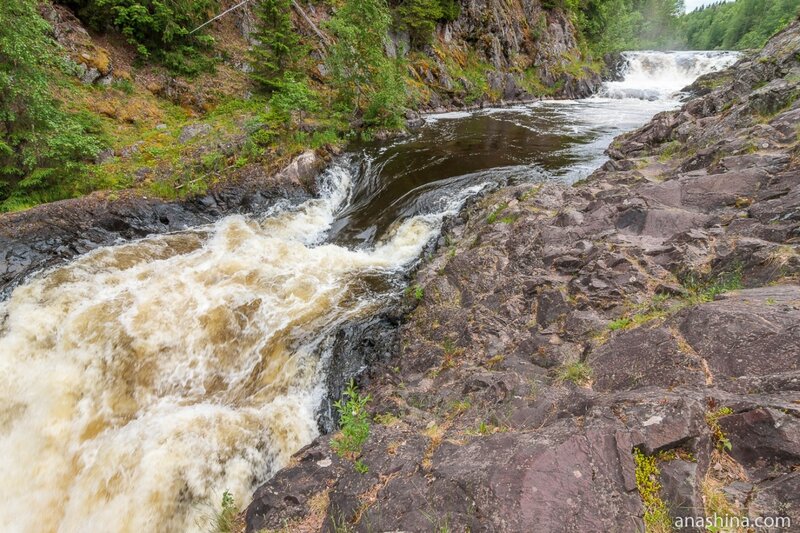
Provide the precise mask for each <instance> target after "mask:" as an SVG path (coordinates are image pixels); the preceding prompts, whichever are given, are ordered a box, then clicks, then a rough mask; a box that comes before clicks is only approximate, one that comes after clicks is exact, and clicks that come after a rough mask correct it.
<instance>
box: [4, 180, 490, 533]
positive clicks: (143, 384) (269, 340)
mask: <svg viewBox="0 0 800 533" xmlns="http://www.w3.org/2000/svg"><path fill="white" fill-rule="evenodd" d="M349 179H350V178H349V173H348V172H347V170H346V169H345V168H343V167H338V168H334V169H333V170H332V171H330V172H329V173H328V176H327V177H326V183H327V190H326V191H325V193H324V195H323V197H322V198H321V199H319V200H310V201H308V202H306V203H305V204H303V205H302V206H300V207H299V208H297V209H292V210H287V211H285V212H283V213H279V214H277V215H275V216H273V217H269V218H267V219H265V220H262V221H257V220H252V219H248V218H245V217H242V216H234V217H228V218H225V219H223V220H221V221H220V222H219V223H217V224H215V225H213V226H210V227H206V228H203V229H201V230H199V231H194V232H187V233H181V234H175V235H168V236H161V237H154V238H150V239H145V240H142V241H139V242H135V243H132V244H128V245H124V246H118V247H112V248H103V249H100V250H97V251H96V252H93V253H90V254H88V255H86V256H84V257H82V258H80V259H78V260H76V261H75V262H73V263H72V264H70V265H68V266H66V267H63V268H60V269H57V270H55V271H53V272H51V273H49V274H48V275H46V276H43V277H40V278H39V279H36V280H35V281H32V282H31V283H28V284H27V285H25V286H23V287H20V288H18V289H17V290H16V291H14V293H13V295H12V296H11V298H10V299H9V300H8V301H6V302H4V303H2V304H0V317H2V318H0V320H1V321H2V330H1V331H0V353H1V354H2V357H0V405H2V406H3V408H2V418H0V464H1V465H2V472H3V483H2V484H0V524H2V525H3V527H2V530H3V531H26V532H27V531H37V532H45V531H64V532H73V531H74V532H85V531H115V532H116V531H120V532H122V531H130V532H142V531H202V530H205V529H207V528H208V524H207V522H208V518H209V517H210V516H211V515H212V513H213V511H214V509H213V508H212V505H213V504H215V503H216V502H219V501H220V498H221V494H222V491H224V490H230V491H231V493H232V494H233V495H234V497H235V498H236V500H237V501H238V502H246V501H247V498H248V497H249V496H250V494H251V493H252V490H253V485H254V482H256V481H258V480H263V479H266V478H267V477H268V476H269V475H270V473H271V472H273V471H274V470H275V469H276V468H279V467H281V466H283V465H284V464H285V463H286V461H287V460H288V457H289V456H290V454H291V453H293V452H294V451H296V450H297V449H298V448H300V447H301V446H303V445H304V444H306V443H308V442H309V441H310V440H311V439H313V438H314V437H315V436H316V434H317V428H316V423H315V416H314V411H315V409H316V407H317V406H318V405H319V402H320V400H321V397H322V394H323V393H324V390H323V388H322V383H323V380H322V376H320V369H321V365H320V363H321V359H320V357H321V353H324V352H322V351H321V350H319V344H320V342H321V341H322V340H323V339H324V338H325V336H326V335H327V334H329V333H330V332H331V331H332V330H333V329H334V328H335V326H337V325H339V324H342V323H343V322H345V321H346V320H348V319H350V318H353V317H356V316H361V315H364V314H366V313H369V312H370V311H371V310H373V309H374V308H376V307H377V306H378V305H379V304H380V300H381V298H383V297H385V296H386V295H375V294H369V293H368V292H365V291H364V290H363V288H360V287H359V288H358V289H356V288H354V287H353V285H354V284H356V283H357V282H358V280H359V276H362V275H364V274H367V273H369V274H371V275H375V274H376V273H377V274H380V273H383V274H385V275H391V274H392V273H393V272H396V271H398V270H399V269H402V267H403V266H404V265H407V264H408V263H410V262H412V261H414V260H415V259H416V258H417V256H418V255H419V253H420V251H421V249H422V247H423V246H424V245H425V244H426V243H427V242H428V240H429V239H430V238H431V237H432V236H433V235H434V234H435V233H436V232H437V231H438V227H439V224H440V222H441V219H442V216H443V215H444V214H445V213H446V212H453V211H454V210H456V209H457V207H458V204H459V202H460V201H461V200H463V197H462V198H451V199H450V202H449V204H448V205H444V206H443V209H442V211H441V212H440V213H436V214H432V215H427V216H420V217H413V218H410V219H408V220H406V221H404V222H402V223H401V224H399V225H398V226H397V227H395V228H393V229H392V231H391V233H390V235H389V236H388V238H387V239H386V240H384V241H382V242H380V243H379V244H378V245H377V246H376V247H375V248H374V249H373V250H361V251H356V250H349V249H347V248H343V247H340V246H335V245H332V244H320V243H319V241H320V238H321V237H322V236H323V235H324V233H325V230H326V229H327V228H328V227H329V225H330V223H331V222H332V221H333V217H334V215H335V213H336V211H337V210H338V209H339V208H340V206H341V205H342V203H343V202H344V201H345V200H346V198H347V195H348V193H349V190H350V186H351V184H350V181H349ZM473 192H475V191H465V193H464V194H465V195H468V194H470V193H473Z"/></svg>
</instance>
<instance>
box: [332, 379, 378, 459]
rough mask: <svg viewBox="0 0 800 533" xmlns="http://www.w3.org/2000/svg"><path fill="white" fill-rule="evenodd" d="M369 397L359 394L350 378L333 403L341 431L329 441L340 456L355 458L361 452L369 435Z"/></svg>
mask: <svg viewBox="0 0 800 533" xmlns="http://www.w3.org/2000/svg"><path fill="white" fill-rule="evenodd" d="M371 399H372V398H371V397H370V396H369V395H367V396H361V395H360V394H359V393H358V390H356V386H355V383H354V382H353V380H350V383H349V384H348V386H347V388H346V389H345V390H344V392H343V393H342V399H340V400H339V401H337V402H336V403H334V404H333V406H334V407H335V408H336V412H337V413H338V414H339V427H340V428H341V433H340V434H339V435H338V436H337V437H336V438H334V439H333V440H332V441H331V448H333V450H334V451H335V452H336V453H337V454H338V455H339V456H340V457H347V458H349V459H351V460H355V459H356V458H357V457H358V456H359V455H360V454H361V447H362V446H363V445H364V442H366V440H367V437H369V413H367V404H368V403H369V402H370V400H371Z"/></svg>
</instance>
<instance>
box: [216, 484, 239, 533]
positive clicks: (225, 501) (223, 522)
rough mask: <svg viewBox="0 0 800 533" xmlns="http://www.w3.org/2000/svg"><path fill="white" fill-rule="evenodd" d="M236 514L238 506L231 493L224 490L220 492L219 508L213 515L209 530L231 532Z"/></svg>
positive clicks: (220, 532)
mask: <svg viewBox="0 0 800 533" xmlns="http://www.w3.org/2000/svg"><path fill="white" fill-rule="evenodd" d="M238 514H239V508H238V507H237V505H236V502H235V501H234V500H233V495H232V494H231V493H230V492H228V491H227V490H226V491H225V492H223V493H222V503H221V509H220V511H219V512H218V513H217V514H216V515H215V516H214V520H213V524H212V529H211V531H213V532H214V533H231V532H232V531H233V530H234V525H235V521H236V516H237V515H238Z"/></svg>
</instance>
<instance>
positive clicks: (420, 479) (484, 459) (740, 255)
mask: <svg viewBox="0 0 800 533" xmlns="http://www.w3.org/2000/svg"><path fill="white" fill-rule="evenodd" d="M798 51H800V27H799V26H798V23H794V24H793V25H791V26H790V27H789V28H788V29H787V30H785V31H783V32H782V33H780V34H779V35H777V36H776V37H774V38H773V39H772V40H771V41H770V42H769V43H768V44H767V46H766V47H765V48H764V50H763V51H761V52H760V53H759V54H757V55H756V56H755V57H753V58H749V59H745V60H742V61H741V62H740V63H738V64H737V65H736V66H735V67H733V68H732V69H730V70H728V71H725V72H724V73H721V74H717V75H712V76H707V77H705V78H702V79H701V80H699V81H698V82H697V83H696V84H695V89H696V90H698V91H700V92H701V93H704V94H702V95H700V96H698V97H696V98H693V99H692V100H690V101H688V102H687V103H686V104H685V105H684V106H683V107H682V108H681V109H679V110H676V111H672V112H666V113H662V114H660V115H658V116H656V117H655V118H654V119H653V120H652V121H651V122H650V123H649V124H647V125H646V126H644V127H642V128H640V129H639V130H636V131H634V132H631V133H630V134H626V135H623V136H621V137H620V138H618V139H617V140H615V142H614V143H613V144H612V146H611V147H610V148H609V150H608V153H609V155H610V156H611V158H612V160H611V161H610V162H609V163H608V164H606V165H605V166H604V168H602V169H600V170H598V171H597V172H595V173H594V174H592V175H591V176H590V177H589V178H588V179H587V180H586V181H585V182H584V183H580V184H576V186H574V187H568V186H562V185H558V184H551V183H548V184H542V185H538V186H530V185H525V186H518V187H512V188H506V189H503V190H501V191H499V192H497V193H495V194H492V195H490V196H489V197H487V198H485V199H482V200H481V201H480V202H479V203H478V204H476V205H475V206H473V207H471V208H469V209H468V210H467V212H466V213H465V214H463V215H462V216H460V217H458V218H456V219H455V220H454V222H453V224H452V225H451V226H450V227H449V228H448V229H447V232H446V234H445V236H444V239H443V240H442V243H443V245H442V246H441V247H440V250H439V251H438V252H437V253H436V254H435V255H434V257H433V258H431V259H430V260H428V261H427V262H426V263H425V265H424V266H422V268H421V269H420V271H419V272H418V274H417V281H416V285H415V286H416V287H418V288H419V289H418V290H416V291H412V293H411V294H409V295H408V298H409V299H411V300H419V305H418V306H417V307H416V309H415V310H414V311H413V312H412V313H410V314H409V315H408V316H407V318H406V320H405V321H404V323H403V324H402V326H401V327H400V328H399V331H398V337H397V340H396V342H397V345H398V346H399V347H400V349H399V351H398V353H396V354H395V355H394V357H392V358H391V359H390V360H388V361H386V362H384V363H382V364H379V365H377V366H374V367H373V368H371V369H370V370H369V372H368V373H367V374H366V375H365V376H364V377H363V378H362V387H363V390H362V392H363V393H364V394H367V393H369V394H370V395H371V396H372V397H373V401H372V403H371V404H370V407H369V409H370V413H371V415H372V419H373V422H372V424H371V427H370V437H369V439H368V440H367V441H366V442H365V443H364V445H363V448H362V449H360V450H359V453H358V454H357V456H358V460H359V462H358V465H360V466H359V467H358V470H357V469H356V463H354V462H353V461H352V460H350V459H347V458H342V457H339V455H337V454H336V453H335V452H334V451H333V450H332V449H331V444H330V443H331V439H332V438H335V437H334V436H323V437H320V438H318V439H317V440H316V441H315V442H314V443H312V444H311V445H310V446H308V447H306V448H305V449H303V450H301V451H300V452H299V453H298V454H297V455H296V456H295V458H294V460H293V465H292V466H290V467H289V468H287V469H284V470H282V471H281V472H279V473H278V474H277V475H276V476H275V477H274V478H273V479H272V480H271V481H270V482H268V483H267V484H265V485H264V486H262V487H261V488H260V489H259V490H258V491H257V492H256V494H255V496H254V498H253V502H252V503H251V504H250V505H249V507H248V509H247V513H246V515H247V529H248V531H258V530H261V529H264V528H266V529H272V530H281V529H282V528H288V529H289V530H292V531H305V530H308V531H316V530H320V529H326V528H328V529H334V528H337V527H343V528H346V529H348V530H359V531H361V530H364V531H367V530H408V531H423V530H430V529H436V530H438V529H441V528H447V529H449V530H461V529H465V528H469V529H470V530H479V529H480V530H482V529H490V530H495V531H521V530H526V529H528V528H529V527H530V525H531V524H534V523H535V524H537V528H538V529H540V530H542V531H595V530H597V531H599V530H620V531H627V530H633V529H637V530H641V529H642V528H643V527H647V528H652V529H653V530H658V529H657V528H659V527H660V528H668V527H670V523H671V521H672V519H675V518H678V517H688V516H692V517H697V516H714V515H716V516H737V517H745V516H746V517H750V518H751V519H752V518H754V517H756V516H773V517H775V516H784V517H789V518H790V519H791V520H792V523H800V511H799V510H798V509H800V501H798V499H797V498H798V496H797V495H798V493H800V492H798V490H797V489H798V480H800V477H798V473H797V472H796V471H795V470H796V465H797V464H798V461H800V450H798V448H797V442H798V434H800V423H798V417H799V416H800V410H798V407H797V404H798V403H800V393H799V392H798V387H797V382H798V379H800V359H798V354H800V335H799V334H798V330H797V327H796V325H797V323H798V321H800V311H799V310H800V285H798V276H799V275H800V253H798V240H799V239H800V221H799V220H798V218H797V213H798V209H800V177H799V176H800V172H798V166H797V156H798V131H797V123H798V117H800V107H799V106H800V100H798V99H797V95H798V93H799V91H800V87H799V86H798V83H800V82H799V81H798V80H800V77H798V75H797V74H798V72H800V62H799V61H798ZM365 467H366V468H365ZM701 529H702V528H701ZM785 530H787V531H789V530H791V528H786V529H785Z"/></svg>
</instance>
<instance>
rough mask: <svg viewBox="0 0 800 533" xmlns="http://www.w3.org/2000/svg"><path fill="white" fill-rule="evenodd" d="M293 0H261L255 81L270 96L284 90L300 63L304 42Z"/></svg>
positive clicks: (253, 54)
mask: <svg viewBox="0 0 800 533" xmlns="http://www.w3.org/2000/svg"><path fill="white" fill-rule="evenodd" d="M291 9H292V2H291V0H258V3H257V4H256V9H255V12H256V16H257V17H258V25H257V29H256V33H255V35H254V37H255V38H256V40H257V41H258V42H257V44H256V45H255V46H254V47H253V51H252V68H253V72H252V77H253V79H254V80H255V81H256V82H257V83H258V84H259V85H260V86H261V87H262V88H263V89H264V90H266V91H267V92H273V91H275V90H276V89H279V88H280V87H281V83H282V80H283V77H284V74H285V73H286V72H287V71H292V70H293V69H294V67H295V65H296V63H297V60H298V59H299V49H300V39H299V36H298V35H297V33H296V32H295V30H294V25H293V24H292V14H291Z"/></svg>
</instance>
